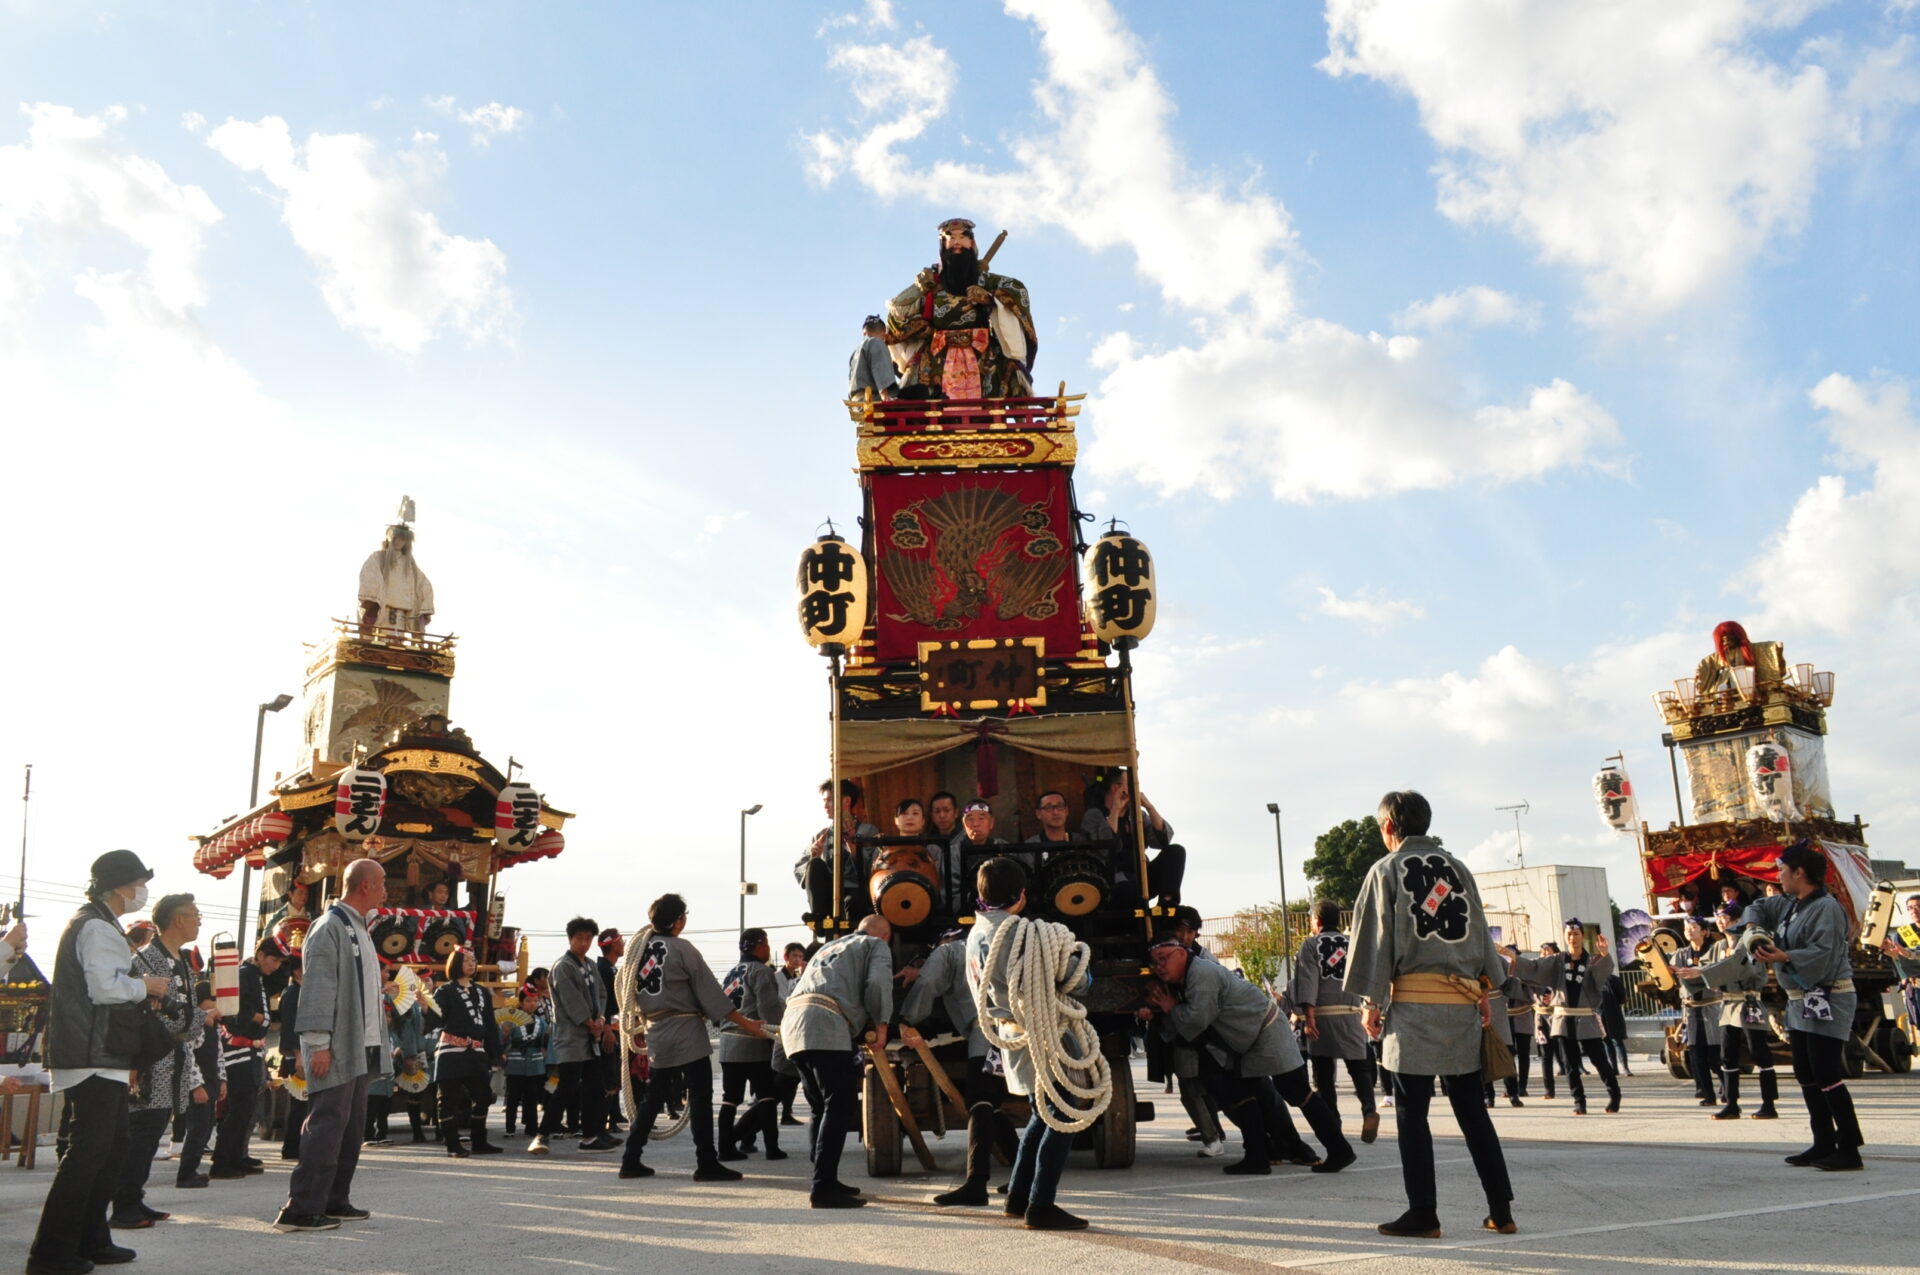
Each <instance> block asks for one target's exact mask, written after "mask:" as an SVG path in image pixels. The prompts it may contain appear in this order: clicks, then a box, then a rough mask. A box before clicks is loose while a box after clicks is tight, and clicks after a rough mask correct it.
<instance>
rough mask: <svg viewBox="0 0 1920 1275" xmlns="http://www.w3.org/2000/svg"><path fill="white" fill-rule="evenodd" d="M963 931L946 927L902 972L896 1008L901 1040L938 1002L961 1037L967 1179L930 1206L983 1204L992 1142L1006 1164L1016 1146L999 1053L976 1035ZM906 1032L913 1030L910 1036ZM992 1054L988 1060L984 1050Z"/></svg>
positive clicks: (977, 1026) (976, 1015)
mask: <svg viewBox="0 0 1920 1275" xmlns="http://www.w3.org/2000/svg"><path fill="white" fill-rule="evenodd" d="M965 936H966V931H965V930H959V929H954V930H948V931H947V932H946V933H944V934H942V935H941V936H940V945H939V946H938V947H936V948H934V949H933V951H932V952H930V953H928V955H927V959H926V961H925V963H924V964H922V965H921V966H920V967H919V968H918V969H914V968H911V967H909V968H908V969H907V971H906V974H905V980H904V981H905V982H906V983H907V996H906V1000H905V1001H904V1002H903V1003H902V1005H901V1007H900V1020H901V1023H902V1026H901V1028H900V1038H901V1039H902V1040H905V1041H908V1042H912V1041H913V1040H915V1039H917V1037H918V1033H917V1032H915V1030H914V1029H915V1028H917V1027H919V1026H920V1025H921V1024H922V1023H924V1022H926V1021H927V1020H928V1019H929V1018H931V1017H932V1016H933V1009H934V1006H935V1005H938V1006H939V1007H940V1008H941V1010H942V1011H944V1012H945V1014H946V1018H947V1022H948V1024H949V1025H951V1026H952V1027H953V1029H954V1030H955V1031H957V1032H959V1033H960V1034H961V1035H963V1036H965V1037H966V1041H967V1080H966V1090H965V1093H964V1095H963V1096H964V1097H965V1098H966V1100H967V1178H966V1181H965V1182H963V1183H962V1184H961V1185H960V1186H959V1187H957V1188H955V1189H954V1190H952V1191H942V1192H941V1193H940V1194H938V1195H936V1196H934V1197H933V1202H934V1203H935V1204H971V1205H975V1206H978V1205H982V1204H985V1203H987V1202H988V1199H987V1179H988V1178H989V1177H991V1176H992V1172H993V1152H994V1148H995V1147H996V1146H998V1147H999V1149H1000V1151H1001V1154H1003V1155H1005V1156H1006V1157H1007V1160H1008V1161H1009V1162H1011V1161H1012V1160H1013V1157H1014V1155H1015V1153H1016V1151H1017V1150H1018V1145H1017V1143H1016V1141H1015V1139H1014V1136H1013V1123H1012V1122H1011V1121H1010V1120H1008V1119H1007V1118H1006V1116H1004V1115H1002V1114H1001V1112H1000V1104H1001V1103H1002V1102H1004V1101H1006V1097H1007V1082H1006V1080H1005V1079H1004V1078H1003V1077H1002V1076H1001V1075H1000V1072H999V1067H1000V1060H999V1055H998V1053H996V1052H993V1051H990V1050H988V1048H987V1038H986V1037H985V1036H983V1035H982V1034H981V1033H980V1022H979V1018H980V1013H979V1010H978V1008H977V1007H976V1006H975V1005H974V1003H973V990H972V989H971V988H969V987H968V986H967V960H966V956H967V949H966V944H965V943H963V942H962V941H961V940H962V939H963V938H965ZM908 1033H914V1034H913V1035H909V1034H908ZM990 1053H991V1054H992V1057H991V1060H990V1059H989V1054H990Z"/></svg>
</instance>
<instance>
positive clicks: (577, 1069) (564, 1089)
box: [540, 1058, 607, 1138]
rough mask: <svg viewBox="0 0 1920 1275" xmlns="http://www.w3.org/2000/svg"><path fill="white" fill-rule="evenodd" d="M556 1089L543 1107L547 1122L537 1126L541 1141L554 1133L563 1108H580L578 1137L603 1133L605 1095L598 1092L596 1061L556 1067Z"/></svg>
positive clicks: (584, 1059)
mask: <svg viewBox="0 0 1920 1275" xmlns="http://www.w3.org/2000/svg"><path fill="white" fill-rule="evenodd" d="M558 1071H559V1073H560V1087H559V1088H558V1089H556V1090H555V1091H554V1094H553V1101H551V1102H549V1103H548V1104H547V1118H546V1119H545V1120H543V1121H541V1122H540V1135H541V1136H542V1137H546V1136H549V1135H551V1134H554V1133H557V1132H559V1130H560V1121H561V1119H562V1118H563V1117H564V1116H565V1115H566V1113H567V1108H568V1107H569V1106H571V1105H572V1104H573V1103H575V1102H578V1103H579V1104H580V1136H581V1137H583V1138H597V1137H599V1136H600V1135H601V1134H602V1133H605V1132H606V1129H607V1117H606V1108H607V1104H606V1095H605V1094H603V1093H601V1092H600V1089H601V1086H600V1060H599V1059H598V1058H583V1059H581V1060H580V1061H579V1062H563V1063H561V1064H559V1067H558Z"/></svg>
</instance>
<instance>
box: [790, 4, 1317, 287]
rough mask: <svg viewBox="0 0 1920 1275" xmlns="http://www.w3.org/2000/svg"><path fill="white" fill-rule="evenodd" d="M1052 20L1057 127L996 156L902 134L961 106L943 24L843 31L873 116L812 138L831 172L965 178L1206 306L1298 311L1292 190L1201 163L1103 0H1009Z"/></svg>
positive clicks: (890, 194)
mask: <svg viewBox="0 0 1920 1275" xmlns="http://www.w3.org/2000/svg"><path fill="white" fill-rule="evenodd" d="M1006 9H1007V12H1008V13H1009V14H1011V15H1013V16H1014V17H1017V18H1022V19H1024V20H1027V21H1029V22H1032V23H1033V24H1034V25H1035V26H1036V27H1037V28H1038V30H1039V35H1040V44H1041V51H1042V54H1043V55H1044V57H1045V59H1046V78H1045V80H1044V81H1042V82H1041V83H1040V84H1039V85H1038V86H1037V87H1036V89H1035V100H1036V103H1037V105H1038V106H1039V109H1040V113H1041V115H1042V117H1043V118H1044V119H1045V120H1046V122H1047V125H1048V129H1047V131H1045V132H1041V133H1037V134H1033V135H1029V136H1025V137H1020V138H1017V139H1015V140H1013V141H1012V142H1011V144H1010V146H1009V149H1010V150H1011V152H1012V155H1013V159H1014V162H1015V166H1014V167H1012V168H1009V169H1006V170H1002V171H990V170H988V169H985V168H981V167H978V166H974V165H968V164H957V163H954V162H952V161H950V160H941V161H937V162H935V163H933V164H931V165H929V166H927V167H924V168H922V167H916V166H915V165H914V164H913V163H912V162H911V160H909V158H908V157H907V156H906V155H905V154H903V153H902V152H901V149H900V148H901V147H902V146H903V145H905V144H906V143H907V142H910V141H913V140H915V139H916V138H918V137H919V136H920V135H921V134H922V133H924V132H925V131H926V129H927V127H928V126H929V125H930V124H931V123H932V122H933V121H934V120H935V119H937V118H938V117H939V116H940V115H942V114H943V113H944V112H945V111H946V108H947V102H948V100H949V98H950V97H951V95H952V92H953V89H954V87H955V84H956V82H957V80H958V70H957V68H956V67H955V66H954V63H953V60H952V59H951V58H950V57H949V56H948V55H947V53H946V51H945V50H943V49H941V48H939V47H937V46H936V45H934V44H933V41H932V37H930V36H925V35H922V36H918V37H915V38H914V39H912V40H909V41H907V42H906V43H904V44H902V45H899V46H892V45H884V44H879V45H843V46H840V47H838V48H836V49H835V50H834V51H833V53H832V55H831V59H830V65H832V66H834V67H835V68H836V69H839V70H842V71H845V72H847V73H848V75H849V76H850V78H851V79H852V82H853V90H854V94H855V96H856V97H857V98H858V100H859V102H860V105H861V107H862V108H863V109H864V110H865V111H866V112H867V113H868V115H870V116H888V117H890V118H884V119H880V120H878V121H876V122H873V123H870V124H869V126H868V128H867V131H866V132H865V133H864V134H863V135H861V136H859V137H855V138H851V139H848V138H841V137H837V136H835V135H833V134H829V133H817V134H813V135H812V136H810V137H808V138H807V139H806V140H807V142H808V144H809V146H810V147H811V149H812V151H813V163H812V165H811V171H812V172H813V174H814V175H815V177H816V178H818V179H819V180H821V181H831V180H833V178H835V177H837V176H838V175H839V174H840V173H842V172H850V173H851V174H852V175H853V176H854V177H855V178H857V179H858V180H859V181H860V182H861V183H863V184H864V185H866V186H867V187H868V188H870V189H871V190H873V191H874V192H875V193H876V194H878V195H880V196H881V197H882V198H884V199H895V198H899V197H902V196H916V197H919V198H922V199H925V200H928V201H932V202H936V203H939V204H941V205H942V206H945V205H948V204H950V203H951V202H952V200H953V198H954V192H956V191H965V192H967V194H968V196H969V197H970V200H971V202H973V203H974V204H976V205H977V206H979V207H980V208H981V214H982V215H983V216H984V217H985V218H988V219H991V220H993V221H995V222H998V223H1000V224H1003V225H1007V226H1010V227H1012V228H1015V229H1020V228H1023V227H1032V226H1051V227H1057V228H1059V229H1062V230H1065V231H1066V232H1067V233H1069V234H1071V235H1073V236H1074V237H1075V238H1076V239H1078V240H1079V241H1080V242H1081V243H1082V244H1083V245H1085V246H1086V247H1087V248H1088V249H1089V250H1092V251H1096V252H1097V251H1102V250H1105V249H1108V248H1115V247H1121V248H1125V249H1127V250H1128V251H1129V252H1131V253H1132V255H1133V257H1134V259H1135V261H1136V263H1137V264H1138V266H1139V269H1140V272H1141V273H1142V274H1143V275H1145V276H1146V277H1147V278H1148V279H1150V280H1151V281H1152V282H1153V283H1154V284H1155V285H1156V286H1158V287H1159V288H1160V290H1161V291H1162V292H1163V293H1164V294H1166V296H1167V298H1168V299H1169V300H1170V301H1172V302H1174V303H1175V304H1177V305H1180V306H1183V307H1186V308H1189V309H1194V310H1199V311H1202V312H1206V313H1223V312H1225V311H1227V310H1229V309H1231V308H1234V307H1236V306H1246V307H1248V308H1250V309H1251V310H1252V311H1253V312H1254V313H1256V314H1259V315H1261V316H1262V317H1264V318H1266V319H1268V320H1277V319H1280V318H1284V317H1286V315H1287V314H1288V313H1289V312H1290V310H1291V306H1292V296H1293V286H1292V281H1291V278H1290V277H1289V275H1288V272H1287V270H1286V267H1285V265H1284V263H1283V261H1282V257H1283V256H1284V254H1285V252H1286V251H1287V250H1289V249H1290V248H1291V246H1292V243H1293V229H1292V225H1291V223H1290V221H1289V219H1288V217H1287V214H1286V210H1285V209H1284V208H1283V207H1281V205H1280V203H1279V201H1278V200H1275V199H1273V198H1272V197H1271V196H1268V195H1265V194H1262V193H1260V192H1258V191H1255V190H1250V189H1246V188H1244V187H1240V188H1236V187H1235V186H1232V185H1230V184H1229V183H1228V182H1227V180H1226V179H1225V178H1224V177H1222V176H1220V175H1218V174H1210V173H1198V172H1194V171H1193V170H1192V169H1190V167H1189V166H1188V165H1187V163H1186V161H1185V160H1184V158H1183V157H1182V156H1181V155H1180V153H1179V149H1178V147H1177V146H1176V145H1175V144H1174V141H1173V138H1172V134H1171V132H1170V130H1169V128H1168V121H1169V119H1170V118H1171V116H1172V114H1173V111H1174V105H1173V100H1172V98H1171V97H1170V96H1169V94H1168V93H1167V91H1166V89H1165V88H1164V87H1163V86H1162V85H1161V83H1160V81H1159V78H1158V77H1157V76H1156V75H1155V74H1154V72H1153V68H1152V67H1151V66H1149V65H1148V64H1147V62H1146V60H1145V54H1144V51H1143V49H1142V48H1141V46H1140V42H1139V41H1138V40H1137V39H1136V38H1135V37H1134V35H1133V33H1132V32H1130V31H1128V30H1127V29H1126V27H1125V26H1124V25H1123V24H1122V23H1121V21H1120V19H1119V17H1118V15H1117V14H1115V13H1114V11H1113V9H1112V7H1111V6H1110V5H1109V4H1107V3H1105V0H1077V2H1075V3H1065V4H1048V5H1040V4H1038V3H1035V2H1034V0H1006Z"/></svg>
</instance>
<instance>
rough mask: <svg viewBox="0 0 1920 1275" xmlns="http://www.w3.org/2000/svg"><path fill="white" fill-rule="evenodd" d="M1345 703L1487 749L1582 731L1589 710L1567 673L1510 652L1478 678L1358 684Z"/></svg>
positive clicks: (1492, 660) (1503, 651) (1492, 658)
mask: <svg viewBox="0 0 1920 1275" xmlns="http://www.w3.org/2000/svg"><path fill="white" fill-rule="evenodd" d="M1340 697H1341V699H1342V700H1343V701H1344V702H1345V703H1346V704H1347V705H1348V706H1349V707H1351V708H1352V709H1354V710H1355V711H1357V712H1359V713H1360V714H1361V715H1363V716H1365V717H1367V718H1370V719H1372V720H1375V721H1380V722H1391V721H1396V720H1400V721H1404V720H1406V719H1408V718H1421V719H1425V720H1427V721H1429V722H1431V723H1432V724H1434V725H1437V726H1440V727H1442V728H1444V729H1446V730H1449V731H1453V732H1455V733H1457V734H1461V735H1465V736H1467V737H1468V738H1470V739H1473V740H1475V741H1477V742H1479V743H1482V744H1488V743H1494V742H1496V741H1502V740H1512V739H1520V738H1525V737H1527V736H1529V735H1535V734H1537V735H1540V736H1542V737H1545V736H1553V735H1559V734H1564V733H1566V732H1567V731H1568V730H1570V729H1578V728H1579V726H1580V725H1581V724H1583V722H1584V720H1585V719H1586V718H1587V717H1588V715H1589V712H1590V709H1589V706H1588V705H1587V703H1586V702H1585V701H1583V700H1581V699H1579V698H1578V697H1577V696H1576V695H1575V694H1574V691H1573V687H1572V685H1571V682H1570V678H1569V675H1568V673H1567V672H1566V670H1563V669H1558V668H1555V667H1553V666H1552V665H1550V664H1543V663H1541V662H1540V661H1539V660H1536V659H1533V658H1532V657H1530V656H1527V655H1524V654H1522V653H1521V652H1520V650H1519V648H1517V647H1514V646H1504V647H1502V648H1500V650H1498V651H1496V652H1495V653H1494V654H1492V655H1489V656H1488V657H1487V658H1486V659H1485V660H1483V661H1481V663H1480V667H1479V668H1478V669H1477V670H1475V671H1474V672H1473V673H1472V674H1470V675H1469V674H1464V673H1457V672H1452V671H1449V672H1446V673H1442V674H1440V675H1439V676H1438V677H1426V678H1420V677H1404V678H1397V679H1395V680H1393V681H1391V682H1354V683H1350V684H1348V685H1347V686H1346V687H1344V688H1342V690H1341V692H1340Z"/></svg>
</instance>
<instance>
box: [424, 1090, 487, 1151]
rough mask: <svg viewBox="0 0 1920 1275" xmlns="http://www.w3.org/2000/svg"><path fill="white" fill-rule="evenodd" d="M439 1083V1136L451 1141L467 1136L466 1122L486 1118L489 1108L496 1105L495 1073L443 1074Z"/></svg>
mask: <svg viewBox="0 0 1920 1275" xmlns="http://www.w3.org/2000/svg"><path fill="white" fill-rule="evenodd" d="M438 1083H439V1086H440V1129H441V1133H440V1136H441V1138H442V1139H443V1140H445V1141H447V1142H449V1143H451V1142H452V1141H453V1140H454V1139H456V1138H460V1137H464V1136H465V1135H466V1133H467V1126H468V1125H469V1124H471V1123H473V1122H474V1121H476V1120H478V1121H481V1122H483V1123H484V1122H485V1121H486V1118H487V1108H488V1107H490V1106H492V1105H493V1084H492V1077H491V1076H489V1075H488V1074H487V1073H485V1072H479V1073H476V1074H472V1075H466V1076H442V1077H441V1078H440V1080H439V1082H438Z"/></svg>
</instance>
